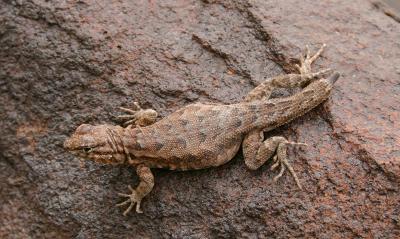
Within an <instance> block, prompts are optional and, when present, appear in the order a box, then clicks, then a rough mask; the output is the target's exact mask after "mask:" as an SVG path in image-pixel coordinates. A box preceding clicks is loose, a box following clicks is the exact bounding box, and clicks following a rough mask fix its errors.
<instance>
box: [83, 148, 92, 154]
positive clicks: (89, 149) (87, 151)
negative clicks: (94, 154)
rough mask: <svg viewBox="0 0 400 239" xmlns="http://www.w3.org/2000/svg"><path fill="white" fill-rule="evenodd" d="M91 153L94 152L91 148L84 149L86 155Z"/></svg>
mask: <svg viewBox="0 0 400 239" xmlns="http://www.w3.org/2000/svg"><path fill="white" fill-rule="evenodd" d="M90 151H92V148H90V147H84V148H83V152H85V153H90Z"/></svg>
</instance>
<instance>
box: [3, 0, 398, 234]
mask: <svg viewBox="0 0 400 239" xmlns="http://www.w3.org/2000/svg"><path fill="white" fill-rule="evenodd" d="M298 3H299V2H298V1H294V0H286V1H279V0H268V1H266V0H251V1H241V0H236V1H212V0H208V1H193V0H192V1H189V0H185V1H183V0H180V1H176V0H165V1H164V0H163V1H154V0H148V1H144V0H143V1H138V0H136V1H131V0H121V1H107V0H96V1H92V0H81V1H45V0H43V1H42V0H34V1H23V0H20V1H1V2H0V92H1V94H0V119H1V124H0V133H1V135H2V140H1V141H0V172H1V173H0V215H1V217H0V237H1V238H29V237H31V238H54V237H57V238H72V237H74V238H132V237H135V238H139V237H144V238H204V237H206V238H267V237H277V238H288V237H318V238H332V237H336V238H338V237H342V238H343V237H369V238H389V237H391V238H394V237H399V236H400V216H399V215H400V204H399V201H400V194H399V182H400V180H399V179H400V124H399V120H400V41H399V39H400V25H399V22H396V21H395V19H393V18H390V17H389V16H387V15H385V14H384V13H383V12H382V11H380V10H379V9H378V8H377V7H376V6H375V5H374V4H372V3H371V2H369V1H365V0H354V1H346V0H329V1H321V2H318V1H313V0H306V1H302V4H301V5H299V4H298ZM323 42H325V43H327V44H328V48H327V50H326V52H325V53H324V54H323V58H322V59H321V60H319V61H318V62H317V64H316V67H315V69H318V68H322V67H331V68H334V69H336V70H338V71H340V72H341V73H342V78H341V79H340V81H339V82H338V84H337V86H336V87H335V89H334V91H333V94H332V96H331V97H330V99H329V100H328V101H327V102H326V103H324V104H323V105H322V106H320V107H318V108H317V109H315V110H313V111H312V112H311V113H309V114H307V115H305V116H304V117H301V118H300V119H297V120H295V121H294V122H292V123H290V124H289V125H286V126H283V127H281V128H280V129H278V130H276V131H274V132H272V133H269V134H268V135H277V134H279V135H284V136H286V137H288V138H290V139H292V140H297V141H299V142H307V143H308V144H309V147H307V148H305V149H296V148H295V149H291V150H290V154H289V155H290V158H291V160H292V161H294V163H293V165H294V168H295V170H297V172H298V175H299V178H300V180H301V182H302V184H303V186H304V188H305V189H304V190H303V191H299V190H298V189H297V187H296V184H295V183H294V182H293V179H292V178H291V177H290V175H288V174H286V175H285V176H284V177H283V178H282V179H281V180H280V181H279V182H278V183H273V181H272V178H273V176H274V174H273V173H271V172H270V171H269V170H268V167H267V166H264V167H262V168H261V169H260V170H258V171H256V172H251V171H249V170H247V169H246V167H245V165H244V163H243V160H242V155H241V153H240V154H239V155H238V156H237V157H236V158H235V159H234V160H232V161H231V162H230V163H228V164H226V165H224V166H222V167H219V168H215V169H207V170H200V171H191V172H171V171H166V170H154V172H155V178H156V186H155V188H154V190H153V192H152V193H151V194H150V195H149V196H148V197H147V198H146V199H145V200H144V202H143V210H144V211H145V214H143V215H138V214H130V215H129V216H128V217H123V216H122V214H121V213H122V211H121V210H120V209H118V208H116V207H115V206H114V204H115V203H116V202H118V200H119V198H118V197H117V195H116V193H117V192H124V191H126V190H127V187H126V185H128V184H135V183H137V177H136V176H135V174H134V170H132V169H131V168H128V167H113V166H104V165H98V164H95V163H91V162H89V163H87V164H86V165H85V166H82V165H80V163H79V161H78V159H76V158H74V157H72V156H71V155H70V154H68V153H67V152H65V151H64V150H63V148H62V142H63V140H64V139H65V138H66V136H67V135H69V134H70V133H71V132H72V131H73V130H74V129H75V128H76V127H77V126H78V125H79V124H82V123H92V124H96V123H104V122H107V123H114V124H115V123H117V122H116V121H115V115H116V114H117V112H116V111H115V110H116V108H117V107H118V106H132V105H133V104H132V102H133V101H135V100H137V101H139V102H140V103H141V104H142V105H144V106H145V107H152V108H154V109H156V110H157V111H159V112H161V114H162V115H163V116H165V115H167V114H168V113H170V112H172V111H174V110H177V109H179V108H180V107H182V106H184V105H186V104H188V103H191V102H198V101H212V102H221V103H230V102H237V101H239V100H240V99H241V98H242V97H243V96H244V95H245V94H246V93H247V92H248V91H250V89H251V88H253V87H254V86H255V85H257V83H258V82H260V80H261V76H273V75H277V74H280V73H284V72H289V71H291V70H293V67H292V66H291V64H290V62H294V61H293V59H292V58H293V57H296V56H298V54H299V53H300V52H301V49H302V48H303V47H304V46H305V44H311V46H312V48H314V49H315V48H317V47H319V46H320V44H321V43H323Z"/></svg>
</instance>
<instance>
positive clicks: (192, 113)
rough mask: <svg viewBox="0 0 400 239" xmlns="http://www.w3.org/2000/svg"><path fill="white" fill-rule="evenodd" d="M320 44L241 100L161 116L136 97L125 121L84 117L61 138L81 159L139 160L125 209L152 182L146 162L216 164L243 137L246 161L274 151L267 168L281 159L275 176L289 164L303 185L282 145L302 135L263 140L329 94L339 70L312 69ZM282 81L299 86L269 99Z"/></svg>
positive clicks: (253, 164)
mask: <svg viewBox="0 0 400 239" xmlns="http://www.w3.org/2000/svg"><path fill="white" fill-rule="evenodd" d="M324 47H325V44H324V45H323V46H322V47H321V48H320V49H319V50H318V52H317V53H316V54H315V55H313V56H311V55H310V51H309V49H308V47H307V50H306V54H305V57H303V56H302V57H301V58H300V65H296V67H297V69H298V71H299V73H297V74H285V75H280V76H277V77H273V78H270V79H266V80H265V81H264V82H262V83H261V84H260V85H259V86H257V87H256V88H255V89H253V90H252V91H251V92H250V93H248V95H247V96H246V97H245V99H244V101H243V102H241V103H237V104H230V105H225V104H203V103H201V104H200V103H196V104H190V105H188V106H186V107H183V108H181V109H179V110H178V111H176V112H174V113H172V114H170V115H168V116H166V117H165V118H163V119H161V120H159V121H156V119H157V112H156V111H154V110H152V109H146V110H144V109H141V108H140V106H139V105H138V104H137V103H135V105H136V108H137V109H136V110H130V109H126V108H121V109H122V110H124V111H126V112H128V113H129V114H128V115H122V116H120V117H121V118H123V119H126V120H128V121H127V122H126V123H128V124H129V126H128V127H126V128H123V127H121V126H113V125H95V126H93V125H89V124H83V125H80V126H79V127H78V128H77V129H76V131H75V133H74V134H73V135H72V136H71V137H70V138H68V139H67V140H66V141H65V143H64V147H65V149H67V150H69V151H71V152H72V153H75V154H76V155H78V156H80V157H82V158H84V159H89V160H94V161H96V162H101V163H109V164H128V165H132V166H134V167H136V172H137V175H138V176H139V179H140V183H139V185H138V186H137V187H136V188H135V189H132V188H131V187H130V186H129V189H130V190H131V193H130V194H119V195H120V196H123V197H127V200H126V201H124V202H122V203H120V204H117V206H122V205H126V204H129V207H128V208H127V209H126V210H125V211H124V215H126V214H127V213H128V212H129V211H130V210H131V209H132V207H133V206H134V205H135V204H136V212H138V213H141V212H142V211H141V209H140V203H141V201H142V199H143V198H144V197H145V196H146V195H147V194H149V193H150V191H151V190H152V188H153V186H154V177H153V174H152V173H151V170H150V168H168V169H171V170H194V169H204V168H209V167H216V166H219V165H222V164H224V163H226V162H228V161H229V160H231V159H232V158H233V157H234V156H235V155H236V153H237V152H238V150H239V148H240V145H243V155H244V161H245V164H246V166H247V167H248V168H249V169H252V170H255V169H257V168H259V167H260V166H261V165H263V164H264V163H265V162H266V161H267V160H268V159H272V160H273V165H272V166H271V168H272V169H273V168H277V167H280V172H279V173H278V175H277V176H276V177H275V178H274V180H277V179H278V178H279V177H281V176H282V174H283V172H284V171H285V169H288V170H289V172H290V173H291V175H292V176H293V177H294V179H295V181H296V183H297V185H298V187H299V188H301V185H300V182H299V180H298V178H297V176H296V173H295V172H294V170H293V168H292V167H291V165H290V164H289V163H288V161H287V153H286V149H287V145H290V144H300V143H295V142H290V141H288V140H286V139H285V138H284V137H279V136H276V137H271V138H269V139H266V140H264V134H263V133H264V132H266V131H270V130H272V129H275V128H277V127H279V126H280V125H283V124H285V123H287V122H289V121H291V120H293V119H294V118H296V117H299V116H300V115H303V114H304V113H306V112H308V111H310V110H311V109H313V108H314V107H316V106H317V105H319V104H320V103H321V102H323V101H324V100H326V99H327V98H328V96H329V94H330V92H331V89H332V87H333V84H334V82H335V81H336V80H337V79H338V78H339V73H337V72H335V73H333V74H332V76H331V77H330V78H328V79H326V78H323V76H324V75H326V74H327V73H330V72H331V70H330V69H327V70H322V71H319V72H317V73H312V72H311V64H312V62H313V61H315V60H316V59H317V58H318V56H319V55H320V54H321V52H322V50H323V49H324ZM279 87H280V88H292V87H302V88H303V89H302V90H301V91H300V92H299V93H296V94H294V95H292V96H290V97H285V98H274V99H271V98H270V96H271V93H272V91H273V89H274V88H279ZM132 125H133V126H136V127H132Z"/></svg>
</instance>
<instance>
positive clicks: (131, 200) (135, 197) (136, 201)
mask: <svg viewBox="0 0 400 239" xmlns="http://www.w3.org/2000/svg"><path fill="white" fill-rule="evenodd" d="M129 190H131V194H125V193H118V195H119V196H121V197H127V198H128V199H127V200H125V201H123V202H122V203H118V204H116V206H117V207H121V206H124V205H126V204H128V203H130V204H129V207H128V208H127V209H126V210H125V211H124V213H123V214H124V216H126V215H128V213H129V212H130V211H131V210H132V208H133V206H134V205H135V204H136V212H137V213H143V211H142V210H141V209H140V202H141V201H142V199H141V198H139V197H138V195H137V193H136V191H135V190H134V189H132V187H131V186H130V185H129Z"/></svg>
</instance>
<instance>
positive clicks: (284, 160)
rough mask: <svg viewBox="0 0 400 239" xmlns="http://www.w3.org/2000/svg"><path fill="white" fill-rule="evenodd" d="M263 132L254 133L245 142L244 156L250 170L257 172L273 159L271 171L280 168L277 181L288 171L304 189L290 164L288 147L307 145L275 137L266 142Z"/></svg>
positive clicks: (275, 178) (276, 177)
mask: <svg viewBox="0 0 400 239" xmlns="http://www.w3.org/2000/svg"><path fill="white" fill-rule="evenodd" d="M262 140H263V135H262V132H260V133H257V134H256V133H253V134H249V135H248V136H246V138H245V140H244V141H243V154H244V160H245V164H246V166H247V167H248V168H250V169H252V170H256V169H258V168H259V167H261V166H262V165H263V164H264V163H265V162H266V161H267V160H268V159H270V158H272V160H273V164H272V166H271V170H274V169H277V168H278V167H279V168H280V171H279V173H278V175H276V176H275V177H274V181H277V180H278V179H279V178H280V177H281V176H282V175H283V173H284V172H285V170H286V169H287V170H288V171H289V173H290V174H291V175H292V176H293V178H294V180H295V181H296V184H297V186H298V187H299V188H300V189H302V187H301V184H300V181H299V179H298V177H297V175H296V172H295V171H294V169H293V168H292V166H291V165H290V163H289V162H288V157H287V145H306V144H303V143H296V142H290V141H288V140H287V139H285V138H284V137H280V136H275V137H271V138H269V139H267V140H265V141H262Z"/></svg>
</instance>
